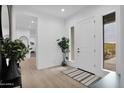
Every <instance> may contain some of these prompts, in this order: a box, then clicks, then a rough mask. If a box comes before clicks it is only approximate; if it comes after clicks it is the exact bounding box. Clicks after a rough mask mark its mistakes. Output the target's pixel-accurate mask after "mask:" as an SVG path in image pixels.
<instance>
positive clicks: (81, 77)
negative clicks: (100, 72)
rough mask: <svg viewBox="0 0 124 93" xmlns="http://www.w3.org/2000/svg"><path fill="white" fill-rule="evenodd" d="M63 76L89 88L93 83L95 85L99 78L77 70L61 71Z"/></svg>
mask: <svg viewBox="0 0 124 93" xmlns="http://www.w3.org/2000/svg"><path fill="white" fill-rule="evenodd" d="M62 72H63V73H64V74H65V75H67V76H69V77H71V78H72V79H74V80H76V81H78V82H80V83H81V84H83V85H85V86H87V87H88V86H90V85H91V84H93V83H96V82H97V81H98V80H100V79H101V77H99V76H96V75H95V74H93V73H90V72H87V71H85V70H82V69H79V68H70V69H68V70H65V71H62Z"/></svg>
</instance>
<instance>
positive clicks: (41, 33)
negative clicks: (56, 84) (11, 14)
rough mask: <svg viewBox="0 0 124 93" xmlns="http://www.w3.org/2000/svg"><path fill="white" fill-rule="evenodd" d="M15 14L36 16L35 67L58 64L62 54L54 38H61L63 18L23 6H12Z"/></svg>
mask: <svg viewBox="0 0 124 93" xmlns="http://www.w3.org/2000/svg"><path fill="white" fill-rule="evenodd" d="M14 7H15V11H16V14H21V15H22V14H24V15H28V16H34V17H37V18H38V28H37V40H36V41H37V49H36V51H37V54H36V58H37V59H36V61H37V64H36V65H37V68H38V69H44V68H47V67H51V66H56V65H60V64H61V61H62V54H61V51H60V48H59V47H58V46H57V42H56V40H57V39H58V38H61V37H62V36H63V34H64V31H65V24H64V20H62V19H59V18H57V17H53V16H51V15H47V14H44V13H39V12H36V11H33V10H30V9H24V8H23V7H21V8H19V6H14Z"/></svg>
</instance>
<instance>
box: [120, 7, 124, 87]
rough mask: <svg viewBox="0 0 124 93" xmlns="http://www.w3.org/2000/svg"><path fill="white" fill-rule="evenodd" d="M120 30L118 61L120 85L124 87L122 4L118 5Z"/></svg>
mask: <svg viewBox="0 0 124 93" xmlns="http://www.w3.org/2000/svg"><path fill="white" fill-rule="evenodd" d="M119 26H120V31H121V33H120V34H121V36H120V43H121V46H120V49H121V53H120V57H121V58H120V59H121V60H120V62H121V64H120V65H121V69H120V72H121V81H120V82H121V87H123V88H124V6H120V25H119Z"/></svg>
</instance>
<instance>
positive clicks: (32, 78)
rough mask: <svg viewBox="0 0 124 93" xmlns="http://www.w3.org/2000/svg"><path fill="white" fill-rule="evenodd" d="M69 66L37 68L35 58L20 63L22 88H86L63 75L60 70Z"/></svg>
mask: <svg viewBox="0 0 124 93" xmlns="http://www.w3.org/2000/svg"><path fill="white" fill-rule="evenodd" d="M68 68H69V67H62V66H56V67H51V68H48V69H44V70H37V69H36V66H35V58H31V59H28V60H26V61H24V62H22V63H21V71H22V87H23V88H86V86H84V85H82V84H80V83H79V82H77V81H75V80H73V79H71V78H70V77H68V76H66V75H64V74H63V73H62V72H61V71H63V70H66V69H68Z"/></svg>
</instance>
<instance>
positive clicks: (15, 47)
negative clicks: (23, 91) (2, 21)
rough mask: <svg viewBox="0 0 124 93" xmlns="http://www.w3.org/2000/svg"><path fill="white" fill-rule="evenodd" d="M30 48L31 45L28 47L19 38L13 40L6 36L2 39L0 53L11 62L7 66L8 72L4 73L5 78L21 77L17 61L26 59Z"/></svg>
mask: <svg viewBox="0 0 124 93" xmlns="http://www.w3.org/2000/svg"><path fill="white" fill-rule="evenodd" d="M29 50H30V48H29V46H28V47H26V46H25V44H24V43H23V42H22V41H21V40H19V39H16V40H14V41H11V40H10V39H8V38H6V39H3V40H2V43H1V47H0V53H1V54H2V55H3V56H4V57H5V59H7V60H8V63H9V65H8V66H7V68H6V73H5V74H4V75H5V76H4V80H12V79H15V78H17V77H20V71H19V69H18V67H17V62H21V61H22V60H24V58H25V56H26V54H27V53H28V52H29Z"/></svg>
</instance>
